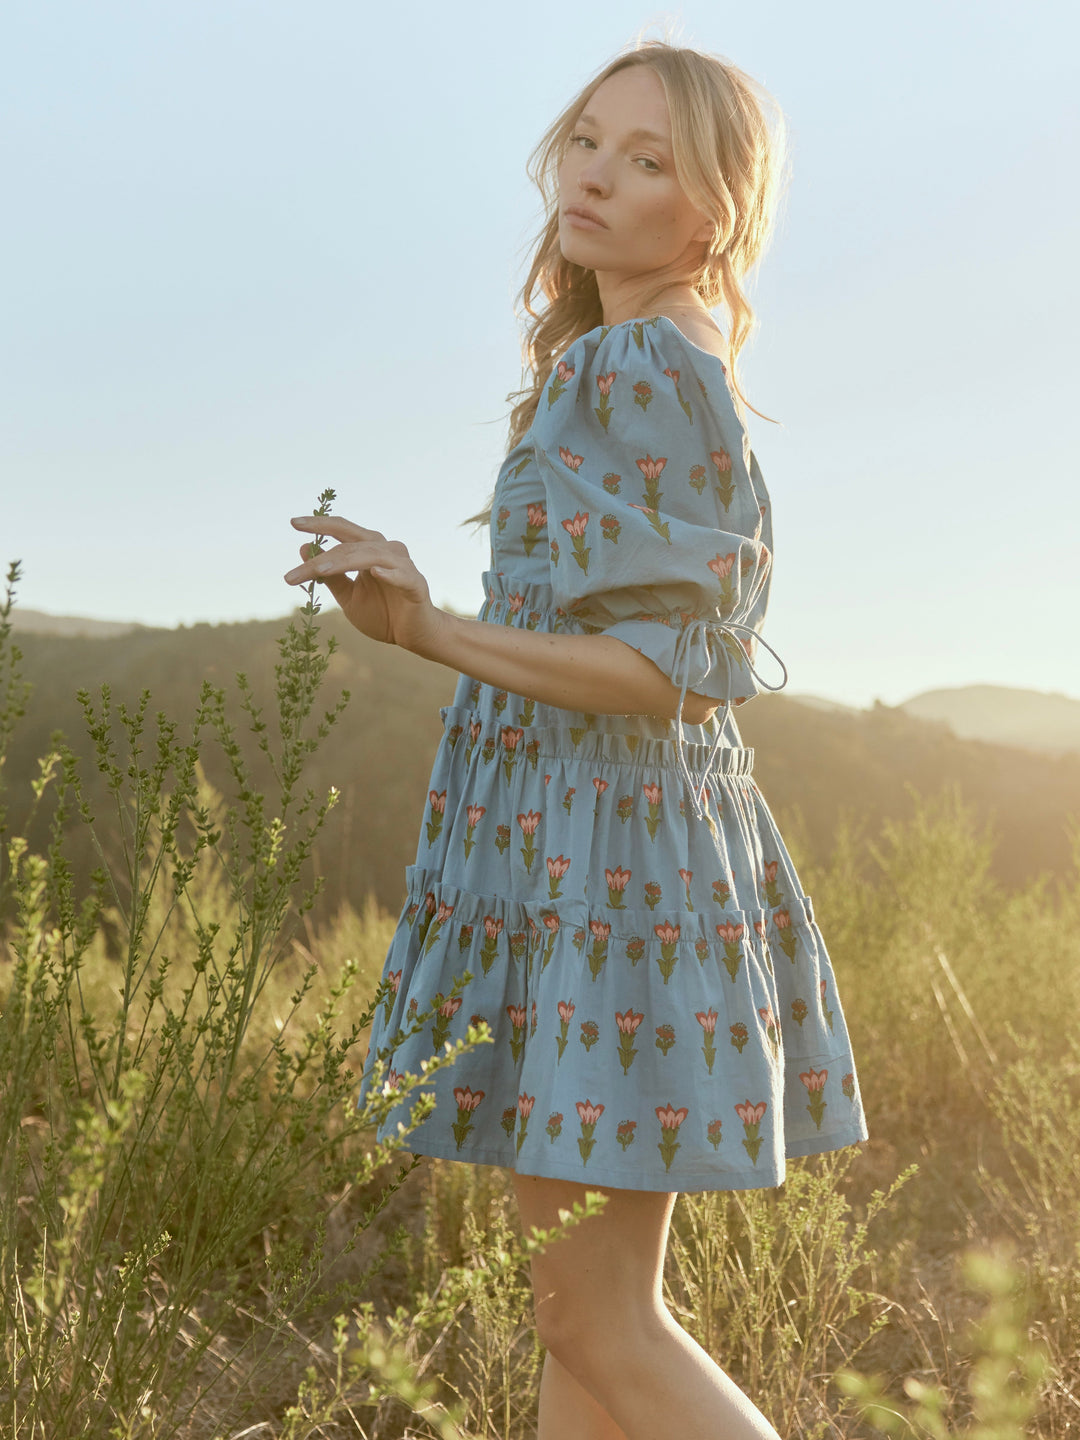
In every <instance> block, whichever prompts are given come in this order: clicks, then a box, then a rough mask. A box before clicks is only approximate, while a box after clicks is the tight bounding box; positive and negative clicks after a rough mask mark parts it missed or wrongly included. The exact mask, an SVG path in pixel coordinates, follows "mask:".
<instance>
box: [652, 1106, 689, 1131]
mask: <svg viewBox="0 0 1080 1440" xmlns="http://www.w3.org/2000/svg"><path fill="white" fill-rule="evenodd" d="M689 1114H690V1111H689V1110H688V1109H687V1108H686V1106H685V1105H683V1106H680V1108H679V1109H678V1110H675V1109H673V1108H672V1106H671V1104H670V1103H669V1104H667V1105H657V1107H656V1118H657V1119H658V1120H659V1121H660V1127H661V1129H663V1130H677V1129H678V1128H679V1126H680V1125H681V1124H682V1123H683V1121H684V1120H685V1119H686V1117H687V1115H689Z"/></svg>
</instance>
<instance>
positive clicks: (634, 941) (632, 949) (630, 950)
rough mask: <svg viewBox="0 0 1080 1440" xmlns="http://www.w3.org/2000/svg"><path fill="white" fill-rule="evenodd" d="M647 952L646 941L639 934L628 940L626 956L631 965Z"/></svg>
mask: <svg viewBox="0 0 1080 1440" xmlns="http://www.w3.org/2000/svg"><path fill="white" fill-rule="evenodd" d="M644 954H645V941H644V940H642V939H641V937H640V936H638V935H633V936H631V938H630V939H629V940H628V941H627V942H626V958H627V959H628V960H629V961H630V964H631V965H636V964H637V962H638V961H639V960H640V959H641V957H642V956H643V955H644Z"/></svg>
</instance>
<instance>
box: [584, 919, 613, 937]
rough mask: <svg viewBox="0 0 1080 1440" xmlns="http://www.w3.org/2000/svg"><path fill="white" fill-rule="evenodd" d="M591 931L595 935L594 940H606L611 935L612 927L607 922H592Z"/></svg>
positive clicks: (590, 923) (590, 924) (590, 922)
mask: <svg viewBox="0 0 1080 1440" xmlns="http://www.w3.org/2000/svg"><path fill="white" fill-rule="evenodd" d="M589 929H590V930H591V931H592V933H593V939H594V940H606V939H607V938H608V936H609V935H610V934H611V926H610V925H609V924H608V923H607V921H606V920H590V921H589Z"/></svg>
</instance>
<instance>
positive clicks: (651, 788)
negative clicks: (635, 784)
mask: <svg viewBox="0 0 1080 1440" xmlns="http://www.w3.org/2000/svg"><path fill="white" fill-rule="evenodd" d="M641 790H642V794H643V795H644V796H645V799H646V800H647V801H648V802H649V804H650V805H659V804H660V802H661V800H662V799H663V798H664V790H663V787H662V786H661V785H650V784H648V783H646V784H644V785H642V787H641Z"/></svg>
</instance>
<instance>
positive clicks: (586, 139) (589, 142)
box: [570, 135, 595, 145]
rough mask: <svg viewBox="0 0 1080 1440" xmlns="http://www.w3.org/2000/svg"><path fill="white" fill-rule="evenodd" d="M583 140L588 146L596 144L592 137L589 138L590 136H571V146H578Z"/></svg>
mask: <svg viewBox="0 0 1080 1440" xmlns="http://www.w3.org/2000/svg"><path fill="white" fill-rule="evenodd" d="M581 140H584V142H585V144H586V145H592V144H594V143H595V142H594V141H593V140H592V139H590V137H589V136H588V135H571V136H570V144H571V145H576V144H577V143H578V142H579V141H581Z"/></svg>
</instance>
